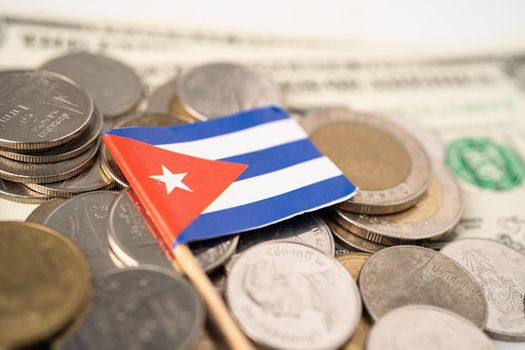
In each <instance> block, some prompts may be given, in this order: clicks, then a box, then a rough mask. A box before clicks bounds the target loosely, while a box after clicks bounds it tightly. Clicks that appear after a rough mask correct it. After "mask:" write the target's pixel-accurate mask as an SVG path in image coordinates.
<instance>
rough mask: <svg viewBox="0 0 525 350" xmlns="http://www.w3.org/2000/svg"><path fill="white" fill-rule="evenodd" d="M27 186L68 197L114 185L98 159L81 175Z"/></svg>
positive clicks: (53, 194) (57, 195) (48, 193)
mask: <svg viewBox="0 0 525 350" xmlns="http://www.w3.org/2000/svg"><path fill="white" fill-rule="evenodd" d="M27 187H29V188H31V189H32V190H35V191H37V192H40V193H44V194H47V195H51V196H56V197H63V198H68V197H71V196H74V195H77V194H79V193H84V192H90V191H96V190H106V189H110V188H111V187H113V181H111V179H110V178H109V177H107V176H106V174H105V173H104V172H103V171H102V168H101V167H100V161H99V160H98V159H97V160H96V161H95V162H94V163H93V164H92V165H91V166H90V167H89V168H88V169H86V170H84V171H83V172H81V173H80V174H79V175H76V176H73V177H70V178H69V179H66V180H63V181H59V182H49V183H41V184H37V183H35V184H32V183H28V184H27Z"/></svg>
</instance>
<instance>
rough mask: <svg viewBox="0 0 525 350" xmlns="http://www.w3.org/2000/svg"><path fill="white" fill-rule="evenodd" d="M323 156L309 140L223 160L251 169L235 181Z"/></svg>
mask: <svg viewBox="0 0 525 350" xmlns="http://www.w3.org/2000/svg"><path fill="white" fill-rule="evenodd" d="M322 156H323V154H322V153H321V152H319V150H318V149H317V148H316V147H315V146H314V145H313V144H312V142H310V140H308V139H304V140H299V141H294V142H290V143H286V144H284V145H279V146H275V147H271V148H267V149H264V150H262V151H256V152H250V153H245V154H241V155H237V156H233V157H228V158H223V159H221V160H223V161H226V162H232V163H240V164H247V165H248V166H249V167H248V169H246V170H245V171H244V172H243V173H242V174H241V176H239V177H238V178H237V179H236V180H235V181H239V180H244V179H247V178H250V177H254V176H258V175H262V174H266V173H270V172H272V171H276V170H279V169H282V168H286V167H289V166H292V165H295V164H299V163H302V162H305V161H307V160H310V159H314V158H319V157H322Z"/></svg>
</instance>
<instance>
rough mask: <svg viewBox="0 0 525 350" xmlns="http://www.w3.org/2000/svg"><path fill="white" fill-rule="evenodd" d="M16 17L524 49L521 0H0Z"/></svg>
mask: <svg viewBox="0 0 525 350" xmlns="http://www.w3.org/2000/svg"><path fill="white" fill-rule="evenodd" d="M13 11H15V12H22V13H28V14H29V13H31V14H36V13H39V14H46V15H51V16H59V17H61V16H67V17H71V16H74V17H85V18H89V19H91V20H101V21H104V20H107V19H110V20H118V21H120V22H128V21H132V22H146V23H157V24H162V25H166V24H168V25H169V24H173V25H176V26H188V25H189V26H192V27H203V26H205V27H208V28H229V29H242V30H248V31H254V32H266V33H269V32H271V33H285V34H288V35H293V36H296V35H307V36H320V37H332V38H344V39H352V40H355V39H357V40H394V41H417V42H425V43H427V44H428V43H429V42H440V43H455V44H457V43H463V42H468V43H471V44H472V43H482V44H484V45H487V44H488V43H489V42H496V41H497V42H502V41H505V42H516V41H522V42H524V43H525V1H523V0H455V1H454V0H441V1H439V0H438V1H428V0H427V1H425V0H399V1H392V0H385V1H379V0H361V1H356V0H347V1H344V0H322V1H317V0H316V1H308V0H251V1H250V0H215V1H214V0H186V1H174V0H148V1H124V0H83V1H73V0H69V1H58V0H2V2H1V3H0V13H7V12H13Z"/></svg>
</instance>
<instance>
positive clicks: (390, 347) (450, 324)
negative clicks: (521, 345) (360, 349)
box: [366, 305, 495, 350]
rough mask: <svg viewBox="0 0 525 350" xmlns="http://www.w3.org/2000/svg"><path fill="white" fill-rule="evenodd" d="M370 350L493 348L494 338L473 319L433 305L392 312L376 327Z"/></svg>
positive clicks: (415, 306)
mask: <svg viewBox="0 0 525 350" xmlns="http://www.w3.org/2000/svg"><path fill="white" fill-rule="evenodd" d="M366 349H367V350H397V349H403V350H419V349H425V350H439V349H461V350H492V349H495V347H494V344H493V343H492V342H491V341H490V339H489V338H488V337H487V336H486V335H485V334H484V333H483V332H482V331H481V330H480V329H479V328H476V326H475V325H474V324H473V323H472V322H470V321H469V320H467V319H465V318H463V317H461V316H459V315H458V314H456V313H454V312H450V311H448V310H445V309H442V308H439V307H435V306H429V305H409V306H403V307H400V308H397V309H395V310H393V311H390V312H389V313H387V314H386V315H385V316H383V317H381V318H380V319H379V321H377V323H376V324H375V325H374V326H373V327H372V329H371V330H370V333H369V335H368V339H367V345H366Z"/></svg>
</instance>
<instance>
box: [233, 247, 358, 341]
mask: <svg viewBox="0 0 525 350" xmlns="http://www.w3.org/2000/svg"><path fill="white" fill-rule="evenodd" d="M226 299H227V301H228V304H229V306H230V309H231V312H232V314H233V316H234V317H235V319H236V320H237V322H238V323H239V325H240V327H241V328H242V330H243V331H244V332H245V333H246V334H247V335H248V336H249V337H250V338H251V339H253V340H254V341H256V342H257V343H259V344H261V345H263V346H267V347H271V348H278V349H301V350H308V349H335V348H337V347H339V346H341V345H342V344H343V343H344V342H345V341H346V340H347V339H348V338H350V336H351V335H352V333H353V332H354V330H355V328H356V326H357V323H358V322H359V319H360V317H361V298H360V296H359V291H358V289H357V286H356V284H355V282H354V281H353V279H352V278H351V277H350V275H349V274H348V272H346V270H345V269H344V268H343V267H342V266H341V265H340V264H339V263H338V262H337V260H335V259H334V258H332V257H329V256H327V255H325V254H323V253H321V252H320V251H319V250H317V249H315V248H312V247H310V246H307V245H305V244H301V243H296V242H284V241H279V242H270V243H264V244H260V245H257V246H254V247H252V248H251V249H248V250H247V251H246V252H245V253H244V254H242V255H241V257H240V258H239V259H238V260H237V262H236V263H235V264H234V265H233V267H232V270H231V272H230V274H229V276H228V279H227V281H226Z"/></svg>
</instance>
